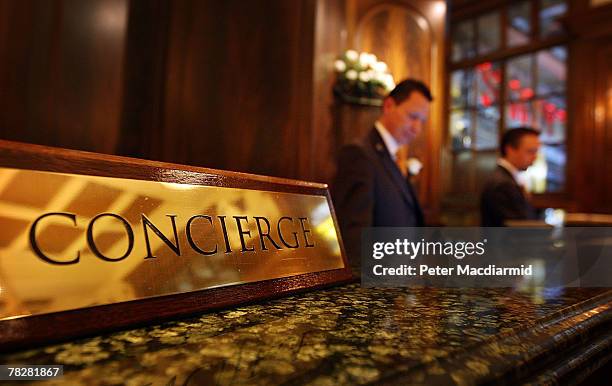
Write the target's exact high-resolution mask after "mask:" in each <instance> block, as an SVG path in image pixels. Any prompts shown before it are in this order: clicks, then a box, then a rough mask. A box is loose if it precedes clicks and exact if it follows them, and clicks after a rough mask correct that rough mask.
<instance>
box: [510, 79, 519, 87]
mask: <svg viewBox="0 0 612 386" xmlns="http://www.w3.org/2000/svg"><path fill="white" fill-rule="evenodd" d="M508 85H509V86H510V88H511V89H512V90H518V89H519V88H521V81H520V80H518V79H511V80H510V82H508Z"/></svg>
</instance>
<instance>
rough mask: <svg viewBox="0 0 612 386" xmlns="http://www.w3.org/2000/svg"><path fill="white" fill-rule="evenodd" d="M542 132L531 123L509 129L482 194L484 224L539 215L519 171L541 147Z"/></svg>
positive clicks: (496, 225) (491, 224)
mask: <svg viewBox="0 0 612 386" xmlns="http://www.w3.org/2000/svg"><path fill="white" fill-rule="evenodd" d="M539 134H540V133H539V132H538V131H536V130H534V129H532V128H529V127H519V128H516V129H510V130H508V131H506V132H505V133H504V136H503V137H502V141H501V144H500V150H501V155H502V156H501V158H500V159H499V160H498V161H497V166H496V167H495V170H494V171H493V174H492V175H491V176H490V178H489V179H488V180H487V182H486V183H485V187H484V190H483V192H482V195H481V197H480V214H481V225H482V226H487V227H498V226H504V225H505V222H506V221H507V220H531V219H535V218H536V214H535V210H534V209H533V207H532V206H531V204H530V203H529V201H528V199H527V195H526V193H525V190H524V189H523V187H522V186H521V185H520V184H519V181H518V173H519V172H520V171H523V170H526V169H527V168H528V167H529V166H531V164H533V162H534V161H535V159H536V157H537V155H538V150H539V148H540V140H539V139H538V136H539Z"/></svg>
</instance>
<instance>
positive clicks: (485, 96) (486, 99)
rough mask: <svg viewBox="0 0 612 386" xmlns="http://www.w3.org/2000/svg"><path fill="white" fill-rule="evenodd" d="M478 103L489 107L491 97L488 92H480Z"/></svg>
mask: <svg viewBox="0 0 612 386" xmlns="http://www.w3.org/2000/svg"><path fill="white" fill-rule="evenodd" d="M480 103H481V104H482V105H483V106H484V107H489V106H491V97H490V96H489V95H488V94H482V95H481V96H480Z"/></svg>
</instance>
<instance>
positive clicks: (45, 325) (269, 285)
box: [0, 140, 353, 351]
mask: <svg viewBox="0 0 612 386" xmlns="http://www.w3.org/2000/svg"><path fill="white" fill-rule="evenodd" d="M0 167H5V168H14V169H27V170H36V171H47V172H58V173H71V174H81V175H89V176H101V177H116V178H125V179H133V180H143V181H156V182H169V183H182V184H191V185H204V186H218V187H229V188H243V189H256V190H264V191H275V192H285V193H298V194H308V195H318V196H324V197H326V199H327V203H328V205H329V207H330V211H331V214H332V217H333V220H334V226H335V229H336V230H337V235H338V242H339V244H340V248H341V255H342V260H343V262H344V268H342V269H334V270H329V271H322V272H314V273H306V274H300V275H297V276H291V277H285V278H279V279H271V280H265V281H259V282H252V283H246V284H239V285H233V286H228V287H220V288H212V289H204V290H197V291H194V292H187V293H180V294H172V295H165V296H158V297H153V298H146V299H140V300H132V301H127V302H121V303H115V304H109V305H99V306H93V307H89V308H81V309H76V310H69V311H61V312H53V313H48V314H40V315H31V316H25V317H21V318H15V319H6V320H0V351H7V350H13V349H16V348H23V347H26V346H33V345H40V344H46V343H52V342H57V341H60V340H68V339H73V338H76V337H83V336H87V335H91V334H97V333H100V332H104V331H110V330H116V329H120V328H125V327H127V326H136V325H142V324H144V323H155V322H160V321H163V320H168V319H170V318H173V317H177V316H183V315H189V314H194V313H197V312H202V311H208V310H212V309H218V308H223V307H228V306H232V305H238V304H244V303H247V302H252V301H255V300H261V299H266V298H271V297H278V296H282V295H287V294H290V293H295V292H298V291H303V290H311V289H316V288H322V287H326V286H330V285H333V284H340V283H346V282H350V281H352V280H353V277H352V274H351V269H350V267H349V264H348V261H347V258H346V254H345V252H344V246H343V244H342V239H341V235H340V233H339V231H338V229H339V227H338V223H337V219H336V215H335V213H334V210H333V205H332V202H331V198H330V194H329V191H328V189H327V185H325V184H320V183H311V182H304V181H295V180H289V179H283V178H275V177H265V176H258V175H251V174H245V173H237V172H228V171H221V170H214V169H207V168H200V167H192V166H184V165H176V164H171V163H163V162H156V161H146V160H139V159H133V158H127V157H119V156H112V155H103V154H96V153H90V152H83V151H75V150H66V149H59V148H51V147H46V146H39V145H31V144H25V143H18V142H10V141H4V140H0Z"/></svg>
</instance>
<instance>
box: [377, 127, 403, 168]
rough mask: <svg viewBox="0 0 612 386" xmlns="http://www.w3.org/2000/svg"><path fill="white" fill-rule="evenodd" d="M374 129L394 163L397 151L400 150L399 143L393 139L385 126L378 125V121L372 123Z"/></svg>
mask: <svg viewBox="0 0 612 386" xmlns="http://www.w3.org/2000/svg"><path fill="white" fill-rule="evenodd" d="M374 127H376V130H378V134H380V136H381V138H382V140H383V142H384V143H385V147H386V148H387V151H389V155H391V159H393V160H394V161H395V160H396V159H397V151H398V150H399V148H400V145H399V143H397V141H396V140H395V138H393V136H392V135H391V133H389V131H388V130H387V129H386V128H385V126H384V125H383V124H382V123H380V121H376V122H374Z"/></svg>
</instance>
